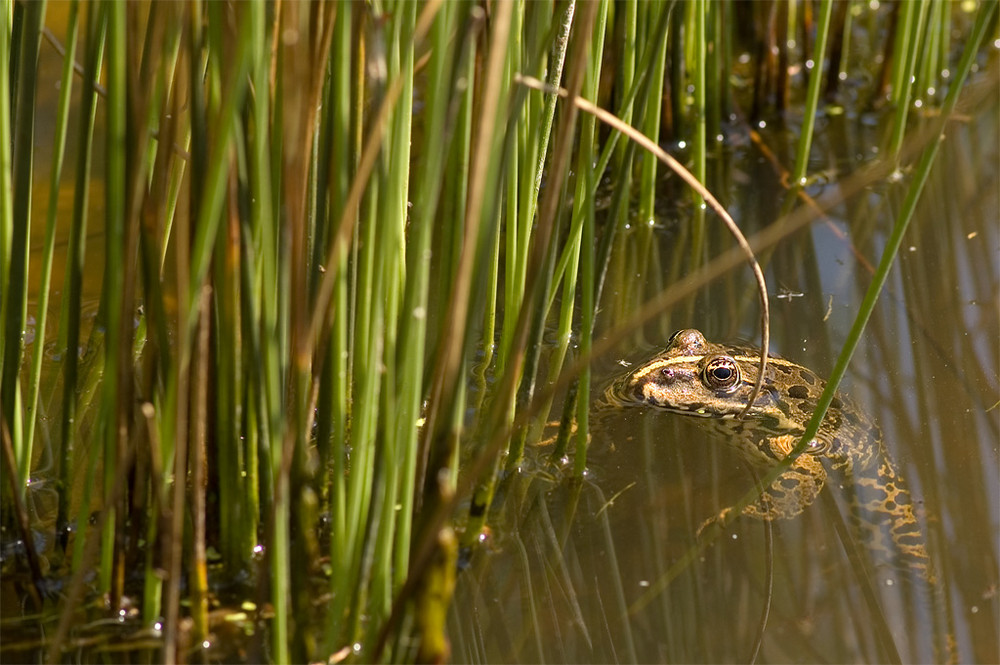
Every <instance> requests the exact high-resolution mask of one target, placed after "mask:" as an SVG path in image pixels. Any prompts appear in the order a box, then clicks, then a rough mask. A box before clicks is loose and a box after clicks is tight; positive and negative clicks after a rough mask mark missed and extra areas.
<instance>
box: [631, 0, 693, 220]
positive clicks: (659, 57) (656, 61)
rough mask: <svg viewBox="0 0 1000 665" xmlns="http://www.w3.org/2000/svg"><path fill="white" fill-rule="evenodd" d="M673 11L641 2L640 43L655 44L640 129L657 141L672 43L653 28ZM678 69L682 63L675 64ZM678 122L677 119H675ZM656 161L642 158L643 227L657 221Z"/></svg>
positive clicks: (640, 204) (640, 217)
mask: <svg viewBox="0 0 1000 665" xmlns="http://www.w3.org/2000/svg"><path fill="white" fill-rule="evenodd" d="M669 12H670V8H669V7H668V6H665V5H654V4H645V3H640V5H639V21H640V23H641V24H642V25H645V26H648V27H647V31H646V32H645V34H643V35H642V37H641V38H640V41H645V42H646V43H647V44H655V45H656V47H655V49H654V53H653V56H652V57H653V60H652V62H651V63H650V67H651V69H650V70H649V72H648V77H649V80H650V87H649V91H648V93H647V97H646V109H645V110H646V113H645V114H644V115H643V116H642V117H641V118H640V120H639V122H640V125H639V126H640V128H641V129H642V133H643V134H645V135H646V136H648V137H649V138H651V139H652V140H653V141H659V139H660V111H661V109H662V99H663V74H664V71H665V68H666V54H667V45H668V40H666V39H664V40H662V41H659V42H654V41H652V40H653V38H654V37H655V33H653V29H654V28H653V26H655V25H656V24H657V23H658V21H659V19H660V17H661V16H662V15H663V14H664V13H669ZM673 66H674V67H677V66H678V63H673ZM672 93H673V94H675V95H682V94H684V93H683V91H682V90H678V89H673V90H672ZM675 119H676V117H675ZM657 168H658V165H657V161H656V158H655V157H653V156H652V155H650V154H647V153H643V154H642V155H641V156H640V158H639V200H638V201H637V211H638V212H637V220H638V222H639V223H640V224H645V223H646V222H647V221H649V220H651V219H653V209H654V201H655V198H656V173H657Z"/></svg>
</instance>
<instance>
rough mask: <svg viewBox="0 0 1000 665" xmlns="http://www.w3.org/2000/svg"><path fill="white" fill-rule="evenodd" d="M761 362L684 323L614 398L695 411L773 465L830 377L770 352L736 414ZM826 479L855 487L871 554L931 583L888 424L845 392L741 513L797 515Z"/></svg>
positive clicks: (854, 513)
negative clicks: (887, 436) (759, 382)
mask: <svg viewBox="0 0 1000 665" xmlns="http://www.w3.org/2000/svg"><path fill="white" fill-rule="evenodd" d="M759 362H760V352H759V351H758V350H757V349H753V348H748V347H740V346H729V345H721V344H714V343H712V342H709V341H707V340H706V339H705V337H704V335H702V334H701V333H700V332H698V331H697V330H681V331H679V332H677V333H675V334H674V335H673V337H671V338H670V342H669V343H668V345H667V348H666V350H665V351H663V353H661V354H659V355H658V356H656V357H655V358H653V359H652V360H650V361H649V362H647V363H645V364H643V365H642V366H640V367H638V368H637V369H635V370H633V371H631V372H629V373H628V374H626V375H624V376H623V377H621V378H620V379H618V380H617V381H615V382H614V383H613V384H612V385H611V386H610V387H609V388H608V390H607V393H606V397H607V398H608V400H609V401H610V402H611V403H612V404H616V405H621V406H627V405H635V406H648V407H653V408H657V409H665V410H668V411H672V412H675V413H682V414H685V415H689V416H697V417H699V418H701V423H702V424H703V425H704V426H705V427H706V428H707V429H708V430H710V431H711V432H713V433H714V434H715V435H717V436H719V437H720V438H723V439H724V440H725V441H727V442H728V443H729V444H730V445H732V446H733V447H734V448H736V450H737V451H738V452H739V453H740V454H741V455H742V456H743V457H744V458H745V459H746V460H747V461H748V462H749V463H750V464H752V465H754V466H755V467H757V468H758V469H759V470H762V471H766V470H767V469H768V467H771V466H773V465H774V464H775V463H776V462H777V461H778V460H781V459H783V458H784V457H786V456H787V455H788V453H789V452H791V450H792V449H793V448H794V447H795V445H796V444H797V443H798V441H799V439H800V438H801V437H802V434H803V433H804V432H805V426H806V424H807V423H808V422H809V419H810V417H811V416H812V413H813V410H814V409H815V406H816V401H817V399H818V398H819V396H820V394H821V393H822V392H823V388H824V387H825V382H824V381H823V380H822V379H820V378H819V377H817V376H816V375H815V374H814V373H813V372H811V371H810V370H808V369H806V368H805V367H802V366H800V365H796V364H795V363H792V362H789V361H787V360H784V359H782V358H778V357H774V356H771V355H769V356H768V365H767V371H766V376H765V378H764V383H763V386H762V389H761V393H760V395H759V396H758V397H757V399H756V401H755V402H754V405H753V406H752V407H751V408H750V411H749V412H748V413H747V415H746V416H745V417H744V418H743V419H738V418H737V416H738V415H739V414H740V413H741V412H742V411H743V409H744V407H745V406H746V401H747V399H748V398H749V395H750V392H751V390H752V389H753V384H754V382H755V381H756V379H757V375H758V370H759V365H758V363H759ZM828 477H829V478H830V480H831V482H833V483H834V484H835V487H842V488H843V491H844V492H845V493H846V494H847V495H848V499H849V503H850V508H851V519H852V522H853V523H854V526H855V527H856V528H857V529H858V530H859V531H860V532H861V534H862V536H863V540H864V541H865V542H866V543H867V544H868V546H869V548H870V549H871V550H872V551H873V552H876V553H879V554H880V555H881V556H883V557H886V558H888V560H889V561H890V562H894V563H898V564H903V567H905V568H909V569H911V570H913V571H915V572H917V573H918V574H920V575H921V576H922V577H923V578H924V579H926V580H928V581H933V574H932V572H931V568H930V565H929V562H928V557H927V549H926V547H925V545H924V539H923V535H922V534H921V531H920V525H919V522H918V521H917V518H916V516H915V514H914V511H913V502H912V499H911V498H910V495H909V492H908V491H907V490H906V488H905V485H904V484H903V481H902V479H901V478H900V477H899V475H898V474H897V473H896V470H895V468H893V466H892V464H891V463H890V462H889V460H888V458H887V456H886V454H885V450H884V447H883V444H882V435H881V432H880V431H879V429H878V427H876V426H875V425H874V424H872V422H871V421H870V420H869V419H868V418H867V416H866V415H865V414H864V412H863V411H862V410H861V409H859V408H857V406H856V405H855V404H854V403H853V402H852V401H851V400H850V399H848V398H847V397H846V396H843V395H839V394H838V395H837V396H836V397H835V398H834V400H833V403H832V404H831V406H830V408H829V409H828V410H827V413H826V416H825V418H824V419H823V423H822V424H821V425H820V428H819V432H818V433H817V435H816V438H815V439H814V440H813V441H812V443H811V445H810V447H809V448H808V449H807V453H805V454H802V455H800V456H799V457H798V459H796V460H795V462H793V463H792V465H791V466H790V467H789V468H788V470H787V471H785V473H783V474H782V475H780V476H779V477H778V478H777V479H776V480H775V481H774V482H773V483H772V484H771V485H770V487H768V488H767V489H766V490H764V492H763V493H762V495H761V497H760V500H759V501H758V502H757V503H754V504H750V505H749V506H747V507H746V508H745V509H744V510H743V513H744V514H745V515H749V516H752V517H756V518H759V519H768V520H771V519H786V518H790V517H794V516H796V515H798V514H799V513H801V512H802V510H803V509H804V508H805V507H807V506H809V505H810V504H811V503H812V502H813V501H814V500H815V499H816V496H817V495H818V494H819V492H820V490H821V489H823V485H824V484H826V482H827V478H828Z"/></svg>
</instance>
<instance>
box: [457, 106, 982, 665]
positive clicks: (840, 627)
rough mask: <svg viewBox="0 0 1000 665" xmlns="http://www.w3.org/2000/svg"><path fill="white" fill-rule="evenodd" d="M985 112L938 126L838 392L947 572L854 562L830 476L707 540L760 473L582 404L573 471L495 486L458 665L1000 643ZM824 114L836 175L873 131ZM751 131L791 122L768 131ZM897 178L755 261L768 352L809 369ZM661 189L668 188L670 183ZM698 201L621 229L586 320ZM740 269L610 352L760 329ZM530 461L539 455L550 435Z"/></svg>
mask: <svg viewBox="0 0 1000 665" xmlns="http://www.w3.org/2000/svg"><path fill="white" fill-rule="evenodd" d="M997 117H998V114H997V104H996V100H995V99H992V100H991V101H989V102H988V103H987V106H986V107H985V108H980V109H978V110H977V115H976V116H975V117H972V118H967V119H966V121H965V122H962V123H958V124H956V126H955V127H954V128H952V130H951V131H949V140H948V141H947V142H946V143H945V144H944V146H943V149H942V152H941V153H940V155H939V158H938V159H939V163H938V164H937V166H936V168H935V169H934V171H933V173H932V175H931V182H929V183H928V187H927V189H926V193H925V196H924V199H922V201H923V204H922V205H921V207H920V209H919V211H918V218H916V219H914V221H913V224H912V226H911V229H910V231H909V232H908V235H907V237H906V239H905V240H904V245H903V248H904V249H903V252H902V256H901V257H900V260H899V261H898V263H897V265H896V267H895V268H894V269H893V272H892V274H891V276H890V280H889V283H888V287H887V290H886V292H885V293H884V294H883V297H882V299H881V301H880V303H879V305H878V307H877V308H876V311H875V313H874V315H873V317H872V319H871V321H870V323H869V327H868V332H867V335H866V337H865V339H864V341H863V343H862V347H861V348H860V349H859V352H858V353H857V354H855V357H854V360H853V361H852V365H851V370H850V372H849V375H848V378H847V381H846V382H845V384H844V385H842V387H841V390H842V391H844V392H846V393H848V394H850V395H852V396H853V397H854V398H855V399H856V400H857V401H858V402H859V403H860V404H862V405H863V407H862V408H864V409H865V410H866V412H867V413H868V414H869V415H870V416H871V417H872V419H873V420H874V421H875V422H876V423H877V424H878V425H879V426H880V427H881V429H882V430H883V432H884V440H885V446H886V448H887V451H888V454H889V456H890V458H891V459H892V460H893V462H894V464H895V466H896V468H897V469H898V470H899V472H900V474H901V475H902V476H903V477H904V478H905V479H906V480H907V481H908V485H909V487H910V489H911V492H912V494H913V498H914V503H915V507H916V512H917V516H918V519H919V521H920V522H921V527H922V530H923V532H924V536H925V538H926V541H927V546H928V551H929V553H930V557H931V560H932V562H933V565H934V566H935V570H936V571H937V577H938V585H937V586H936V587H933V586H932V585H930V584H928V583H926V582H924V581H923V580H919V579H915V578H914V579H909V578H908V577H907V575H905V574H903V573H901V572H900V571H899V570H894V569H892V567H891V566H886V565H884V562H880V561H878V560H877V559H872V558H871V557H868V556H866V553H865V552H864V548H863V547H861V548H856V551H855V554H854V558H853V559H852V558H851V556H849V554H848V550H845V542H844V541H846V543H847V544H848V545H850V544H851V539H850V537H849V536H848V537H846V539H845V538H842V537H841V536H839V535H838V523H839V525H840V530H841V531H843V530H844V529H843V524H844V521H845V519H844V514H845V509H844V508H843V507H841V508H839V509H838V508H837V502H838V501H840V503H841V504H842V503H843V497H842V496H838V495H837V491H838V489H840V488H835V487H828V488H827V489H824V490H823V494H825V495H826V497H825V500H822V501H819V500H818V501H816V502H815V503H814V504H813V505H811V506H810V507H808V508H807V509H806V510H805V511H804V512H803V514H802V515H801V516H799V517H798V518H795V519H791V520H777V521H774V522H769V523H765V522H761V521H757V520H753V519H749V518H745V517H744V518H738V519H736V520H735V521H734V522H732V523H731V524H729V525H728V526H727V527H726V529H725V530H724V532H723V533H722V534H721V536H720V537H719V538H718V539H716V540H715V541H714V542H711V543H708V544H705V543H699V539H698V535H697V534H698V532H699V528H700V527H701V525H702V524H703V523H704V522H705V520H707V519H708V518H710V517H712V516H713V515H716V514H717V513H718V512H719V510H721V509H723V508H725V507H726V506H728V505H730V504H732V503H733V502H734V501H736V500H737V499H738V498H739V497H740V496H741V495H742V494H743V493H745V492H746V491H747V490H749V489H750V488H751V487H752V486H753V482H754V481H753V478H752V476H751V475H750V474H749V473H748V471H747V469H746V468H745V467H744V466H743V464H742V463H741V461H740V459H739V458H738V457H737V456H736V455H734V454H733V453H732V451H730V450H729V449H728V448H727V447H725V446H722V445H719V443H718V441H717V440H713V439H712V438H710V437H709V436H708V435H707V434H706V433H705V432H704V431H703V430H701V429H699V428H696V427H694V426H692V424H691V423H690V422H687V421H686V420H685V419H684V418H683V417H679V416H674V415H670V414H665V413H653V412H650V411H648V410H642V409H630V410H621V411H619V412H617V413H616V412H612V413H604V414H602V415H594V416H593V417H592V436H593V440H592V445H591V452H590V454H589V457H588V460H589V468H588V473H587V476H586V477H585V479H584V480H583V482H582V483H580V484H577V483H575V482H574V481H572V480H570V478H569V476H570V473H569V472H566V473H564V472H562V471H560V470H556V469H554V468H549V467H545V466H544V465H541V468H542V469H543V470H542V471H538V470H537V469H538V468H539V467H538V465H536V464H532V465H531V468H532V469H533V470H525V471H523V472H522V473H521V474H519V475H517V476H515V477H513V478H509V479H508V480H507V485H506V489H505V493H504V494H503V495H502V496H501V498H500V500H499V501H498V503H497V505H498V506H499V507H498V508H496V509H495V512H494V515H493V517H492V519H491V520H490V522H489V524H490V528H491V537H490V539H489V540H488V541H487V542H486V544H485V545H484V546H483V547H482V548H481V549H480V550H479V551H477V552H475V553H474V554H473V556H472V562H471V565H470V567H469V568H468V569H467V570H465V571H464V572H463V573H462V575H461V576H460V578H459V582H458V589H457V594H456V602H455V604H454V607H453V610H452V613H451V623H450V634H451V636H452V640H453V649H454V656H455V658H456V660H458V661H462V662H541V661H555V662H588V661H590V662H628V661H640V662H729V661H747V660H750V659H752V656H753V654H754V653H755V649H756V646H757V642H758V638H759V639H760V644H759V647H760V650H759V654H758V655H757V660H759V661H762V662H771V661H779V662H781V661H810V662H891V661H894V660H901V661H902V662H925V661H935V660H941V659H943V658H945V657H946V656H947V653H948V651H949V650H950V649H954V650H957V655H958V658H959V660H960V662H996V661H997V659H998V658H1000V651H998V635H997V628H996V627H997V620H998V611H997V582H998V549H1000V548H998V537H1000V532H998V524H1000V513H998V506H1000V500H998V499H1000V474H998V457H997V455H998V453H997V440H998V437H1000V409H998V408H997V407H996V400H997V394H998V391H1000V379H998V375H997V368H998V366H1000V365H998V357H997V353H998V349H997V346H996V340H997V339H1000V312H998V299H997V284H998V283H1000V252H998V247H1000V228H998V225H997V219H998V218H1000V201H998V193H997V188H996V182H997V181H998V177H1000V174H998V173H997V167H998V164H1000V152H998V135H997V127H998V122H997ZM828 129H829V131H828V133H827V134H826V137H827V138H826V139H825V145H823V146H822V149H823V150H825V151H826V155H825V158H827V159H829V163H830V165H831V168H833V169H835V170H836V171H837V172H839V173H841V174H844V173H847V172H849V171H850V170H852V169H853V168H855V167H857V166H858V165H860V164H861V163H863V162H866V161H869V160H871V159H873V158H875V154H876V153H877V151H876V150H872V149H871V148H870V147H866V146H876V145H878V137H879V136H880V132H881V130H882V127H881V126H880V121H879V119H878V118H874V117H862V118H854V119H847V118H844V117H842V116H841V117H837V118H830V119H829V128H828ZM761 140H762V142H763V143H764V144H771V145H773V144H776V143H777V144H780V142H781V141H783V140H787V139H786V138H785V137H784V136H783V135H782V133H781V132H780V131H777V130H776V131H772V132H762V133H761ZM818 150H819V149H817V151H818ZM718 161H719V171H722V172H724V173H725V175H722V176H720V179H721V180H722V182H723V183H724V184H723V185H722V187H723V188H724V189H725V190H726V191H727V194H728V196H729V197H730V199H731V201H732V203H731V204H730V210H732V211H733V212H734V215H735V216H736V217H737V219H740V220H741V224H745V228H746V229H748V230H749V231H750V232H752V231H753V230H755V229H756V228H760V227H763V226H766V224H767V223H768V222H769V220H772V219H774V218H775V217H777V214H778V210H777V208H778V205H779V202H780V200H781V198H782V196H783V192H782V190H781V188H780V185H779V184H778V182H777V177H776V176H774V175H772V173H771V171H770V167H769V166H768V165H767V164H766V162H765V160H764V158H763V157H762V156H761V155H760V153H759V151H758V150H756V149H754V148H750V147H747V148H738V149H736V150H734V151H733V152H731V153H726V154H725V155H722V156H719V157H718ZM817 170H819V169H817ZM836 186H837V183H836V181H832V182H829V183H818V184H814V185H813V186H812V187H811V188H810V190H809V191H810V193H812V194H816V193H818V192H819V191H822V190H823V189H824V188H825V187H836ZM897 190H898V188H896V187H893V185H892V184H890V183H873V184H872V186H871V187H869V188H868V189H867V190H866V191H865V193H864V194H863V195H862V196H859V197H855V198H854V199H851V200H848V201H847V202H845V203H844V204H843V205H842V206H841V207H840V208H839V209H837V210H835V211H834V212H833V214H832V217H831V220H830V223H829V224H823V223H819V222H818V223H816V224H814V225H813V226H812V227H811V228H810V229H808V230H807V231H802V232H799V233H797V234H796V235H794V236H793V237H792V238H791V239H789V240H788V241H786V242H785V243H784V244H783V245H782V246H781V247H780V248H779V249H778V250H777V251H775V253H774V254H773V256H772V257H771V260H770V263H769V265H768V266H767V277H768V281H769V285H770V288H771V290H772V293H771V296H772V298H773V303H774V304H773V306H772V310H773V311H772V335H773V337H772V339H773V340H774V344H773V345H772V349H773V351H775V352H778V353H780V354H781V355H783V356H785V357H786V358H789V359H791V360H794V361H795V362H798V363H800V364H803V365H805V366H808V367H810V368H812V369H814V370H815V371H816V372H817V373H818V374H819V375H821V376H823V375H824V374H825V373H827V372H828V371H829V370H830V368H831V366H832V364H833V360H834V358H835V356H836V352H837V349H838V348H839V345H840V340H842V339H843V336H844V334H845V333H846V330H847V328H848V327H849V326H850V324H851V321H852V319H853V316H854V312H855V308H856V306H857V303H858V302H859V301H860V298H861V296H862V295H863V293H864V289H865V288H866V287H867V284H868V282H869V280H870V272H869V270H868V269H866V267H865V266H864V265H863V264H862V263H861V262H860V261H859V260H858V259H857V258H856V255H855V253H858V254H860V255H862V256H866V257H877V256H878V255H879V254H880V252H881V251H882V248H883V245H884V240H885V237H886V234H887V233H888V228H889V226H890V224H891V222H892V220H893V218H894V214H895V211H896V210H897V209H898V208H899V205H900V202H901V197H900V194H899V192H898V191H897ZM661 191H662V196H663V197H667V198H668V199H669V197H670V196H671V194H672V192H674V189H672V183H671V182H669V181H667V182H663V183H661ZM664 207H665V208H666V207H669V206H664ZM688 217H690V211H685V210H672V211H671V212H669V213H667V216H666V217H665V218H663V219H659V220H658V222H660V224H659V225H658V227H657V228H656V229H654V230H650V229H648V228H635V229H631V230H630V231H629V232H627V234H626V235H625V237H623V238H622V239H621V240H620V242H619V246H618V247H617V248H616V253H615V257H614V258H613V262H614V263H613V265H612V267H611V269H610V272H609V275H611V276H610V277H609V286H608V292H607V293H606V296H605V301H604V306H605V307H604V309H603V310H602V316H603V317H604V319H603V321H602V322H600V324H599V325H603V326H604V327H605V329H608V328H610V327H612V326H613V325H614V323H615V322H617V321H618V320H620V318H621V317H623V316H625V315H626V314H627V313H628V312H629V311H630V310H632V309H634V306H635V304H636V303H639V302H641V301H642V300H644V299H646V298H648V297H650V295H651V294H652V293H654V292H655V291H656V290H657V289H658V288H660V284H661V283H662V280H663V277H662V276H663V275H673V274H676V273H677V271H678V267H677V266H676V262H677V261H678V260H683V259H678V257H680V256H683V254H682V253H678V252H677V251H676V247H677V243H679V242H682V240H680V239H679V237H680V236H682V235H683V233H684V231H683V225H684V224H687V223H689V222H688V221H687V219H686V218H688ZM675 218H677V219H675ZM678 219H679V220H680V221H677V220H678ZM720 226H721V225H720ZM720 236H721V238H719V239H712V240H711V241H710V243H715V245H717V246H718V247H719V248H722V249H724V248H726V247H727V246H728V243H729V240H728V238H726V237H725V236H722V235H721V232H720ZM711 251H713V252H714V251H721V249H719V250H716V249H715V248H713V249H712V250H711ZM749 281H750V277H749V274H746V275H743V274H742V273H741V274H740V275H739V276H730V277H727V278H726V279H725V280H721V281H720V282H718V283H716V284H714V285H712V287H710V288H709V289H707V290H706V292H705V293H701V294H699V295H698V296H697V297H696V298H693V299H692V300H691V301H689V302H687V303H684V304H682V306H681V307H678V308H676V309H675V310H674V311H673V312H672V313H671V314H670V315H667V316H664V317H663V319H662V320H660V321H657V322H654V323H653V324H650V325H649V326H647V327H646V328H645V329H644V330H642V331H639V332H638V333H636V335H635V336H634V337H633V338H632V339H629V340H627V341H626V343H623V344H622V345H621V346H620V349H619V352H620V354H621V360H622V364H628V363H629V362H634V361H636V360H641V359H642V358H643V357H646V358H648V357H649V356H650V355H651V354H653V353H656V352H657V351H658V350H661V349H662V346H663V344H664V343H665V342H666V338H667V336H668V335H669V333H670V332H672V331H673V330H675V329H677V328H681V327H691V326H697V327H698V328H700V329H702V330H704V331H706V334H707V335H709V336H714V337H715V338H716V339H718V340H720V341H721V340H725V339H731V338H739V337H743V338H749V337H750V336H751V335H753V334H754V326H755V316H756V314H755V312H754V311H752V310H753V309H754V308H753V307H752V306H750V307H748V306H747V305H746V304H744V303H745V302H752V300H751V299H752V297H753V296H752V292H751V291H749V290H748V289H749V287H748V283H749ZM613 360H618V358H615V359H613ZM613 360H611V359H608V360H605V362H604V365H603V366H602V367H600V368H598V369H596V370H595V376H596V375H598V374H599V375H602V376H603V377H604V379H605V383H606V382H607V381H608V380H610V378H611V377H614V376H616V375H619V374H621V373H622V372H623V371H624V370H623V369H622V367H621V366H620V365H618V364H616V363H614V362H613ZM595 385H601V384H600V382H598V381H595ZM596 393H597V391H595V394H596ZM534 454H535V455H536V456H537V457H538V458H539V459H543V458H546V450H545V449H544V447H539V448H537V449H536V450H535V451H534ZM526 468H527V467H526ZM831 499H832V500H831ZM768 526H770V528H771V534H770V535H769V534H768V533H767V528H768ZM769 538H773V541H772V542H771V545H773V547H769V542H768V539H769ZM697 547H701V549H700V550H696V551H697V555H696V556H695V557H694V558H693V560H691V561H690V562H688V563H687V564H686V565H683V566H681V567H680V568H679V570H678V569H677V568H676V566H677V564H678V562H679V561H683V560H684V557H686V556H689V555H690V553H691V551H692V548H697ZM857 550H860V551H857ZM769 583H773V586H772V587H771V590H770V591H769V590H768V589H769ZM768 610H769V613H768V614H767V616H766V621H764V623H763V632H762V633H760V629H761V625H762V620H763V619H764V615H765V612H767V611H768ZM952 644H953V646H951V645H952Z"/></svg>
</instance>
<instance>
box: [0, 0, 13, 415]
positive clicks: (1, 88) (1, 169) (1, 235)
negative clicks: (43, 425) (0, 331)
mask: <svg viewBox="0 0 1000 665" xmlns="http://www.w3.org/2000/svg"><path fill="white" fill-rule="evenodd" d="M13 10H14V3H13V2H9V1H8V0H3V2H2V3H0V19H2V20H3V24H2V25H0V33H3V34H0V71H2V72H9V71H10V56H11V46H12V45H11V37H12V35H11V33H12V30H13V25H12V22H13V17H12V16H11V13H12V12H13ZM10 93H11V88H10V76H0V136H10V135H11V133H10V129H11V118H10V103H11V96H10ZM11 147H12V146H11V144H10V141H0V191H2V192H4V196H3V197H2V198H0V296H2V297H0V325H3V322H4V321H6V320H7V306H8V304H9V298H7V291H8V290H9V289H10V287H9V285H8V283H7V279H8V275H9V274H10V262H11V255H10V253H11V244H12V243H13V237H14V204H13V202H12V201H11V197H10V196H8V195H7V194H6V193H7V192H12V191H14V187H13V180H12V173H13V157H12V155H11ZM6 346H7V337H6V335H5V336H4V337H3V339H0V377H2V375H3V364H4V360H3V358H4V348H5V347H6ZM2 408H3V406H2V405H0V409H2Z"/></svg>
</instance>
